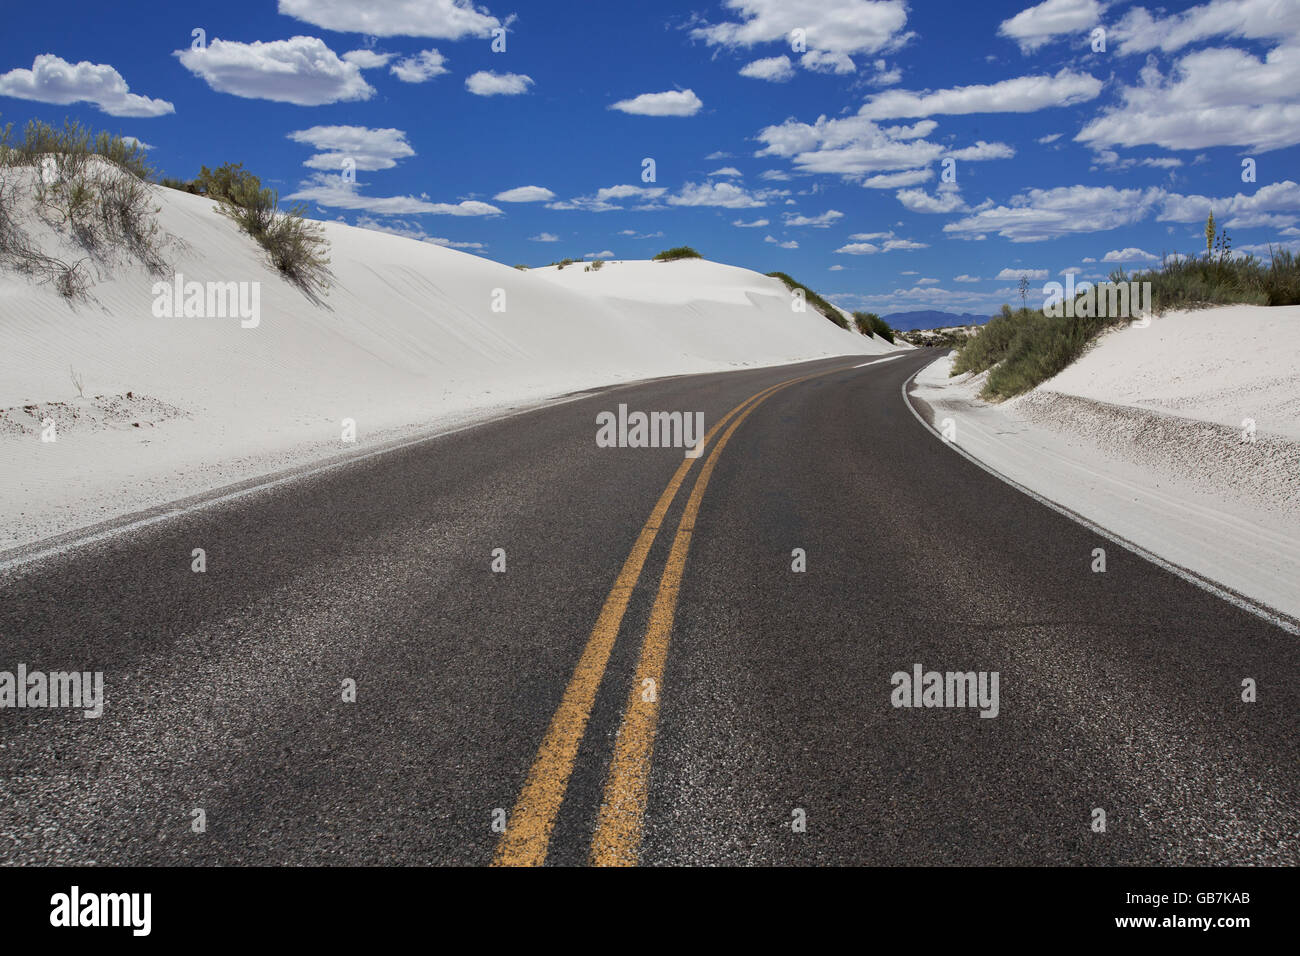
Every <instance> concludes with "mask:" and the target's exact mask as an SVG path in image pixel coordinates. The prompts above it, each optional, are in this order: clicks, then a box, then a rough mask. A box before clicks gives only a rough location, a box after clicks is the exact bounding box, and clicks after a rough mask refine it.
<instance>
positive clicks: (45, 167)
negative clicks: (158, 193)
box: [0, 120, 169, 299]
mask: <svg viewBox="0 0 1300 956" xmlns="http://www.w3.org/2000/svg"><path fill="white" fill-rule="evenodd" d="M0 167H4V168H9V169H18V168H22V167H26V168H28V169H30V170H32V172H31V173H30V174H29V175H30V182H31V190H32V195H33V197H34V198H35V200H36V213H37V215H38V216H39V217H40V218H41V219H43V220H44V221H46V222H47V223H49V224H50V225H51V226H54V227H56V228H60V229H62V228H66V229H67V231H68V233H70V235H71V237H72V239H73V240H74V241H75V242H76V244H77V245H79V246H80V247H81V248H82V249H84V250H85V251H86V252H87V253H89V255H90V256H91V257H93V258H95V259H97V260H111V259H113V258H114V257H115V254H116V253H119V252H122V251H125V252H126V253H127V254H128V255H129V256H132V257H134V258H136V259H138V260H139V261H140V262H141V263H143V264H144V265H145V266H146V268H148V269H149V270H150V271H151V272H155V273H158V272H162V271H163V270H165V268H166V262H165V260H164V258H163V254H162V250H163V248H164V246H165V245H166V243H167V242H168V241H169V237H167V236H166V234H165V233H163V231H162V230H161V229H160V227H159V226H158V224H157V221H156V218H155V217H156V216H157V213H158V211H159V210H158V208H157V207H156V206H154V204H153V196H152V193H151V189H152V186H151V185H150V184H149V183H148V182H147V181H146V177H148V176H150V175H151V174H152V169H151V168H150V167H149V165H148V163H147V162H146V160H145V158H144V150H143V149H141V147H140V145H139V144H138V143H137V142H135V141H127V140H125V139H123V138H122V137H120V136H116V135H112V134H109V133H103V132H101V133H98V134H95V133H92V131H91V130H89V129H87V128H86V127H84V126H82V125H80V124H79V123H75V122H72V121H65V122H64V124H63V127H62V128H61V129H60V128H56V127H53V126H51V125H50V124H48V123H43V122H40V121H37V120H33V121H31V122H29V123H28V124H27V125H26V126H25V127H24V129H23V134H22V138H21V139H20V140H15V139H14V137H13V129H12V127H11V126H8V127H5V128H4V130H3V131H0ZM2 191H3V193H4V198H3V202H0V206H3V207H4V210H3V212H2V213H0V262H3V263H4V264H6V265H8V266H9V267H11V268H13V269H15V270H16V271H18V272H20V273H22V274H26V275H28V276H31V277H33V278H34V279H36V280H37V281H38V282H42V283H50V284H52V285H54V287H55V288H56V289H57V290H58V291H59V293H60V294H61V295H63V296H65V297H66V298H68V299H77V298H82V297H84V296H85V294H86V292H87V290H88V289H89V288H90V285H91V282H92V279H91V275H90V269H89V267H87V265H86V263H87V261H88V260H87V259H85V258H83V259H81V260H79V261H77V262H76V263H74V264H69V263H67V262H65V261H63V260H62V259H58V258H55V257H53V256H48V255H46V254H44V253H43V252H41V251H40V250H39V249H38V248H36V246H35V245H34V244H33V243H32V242H31V241H30V239H29V237H28V235H27V232H26V229H25V225H24V223H23V222H22V221H21V217H20V215H19V212H18V209H19V206H18V193H17V191H16V186H15V185H14V184H13V183H9V184H5V185H4V186H3V187H2Z"/></svg>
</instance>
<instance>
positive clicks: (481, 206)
mask: <svg viewBox="0 0 1300 956" xmlns="http://www.w3.org/2000/svg"><path fill="white" fill-rule="evenodd" d="M360 185H361V184H360V183H349V182H346V181H344V180H343V179H342V177H340V176H336V175H333V174H330V173H316V174H314V175H313V176H312V178H311V179H309V180H307V181H306V182H303V183H301V184H300V185H299V187H298V190H297V191H296V192H294V193H293V194H292V195H290V196H288V197H286V198H287V199H290V200H296V201H301V202H314V203H317V204H318V205H321V206H324V207H326V208H337V209H358V210H364V211H366V212H370V213H375V214H377V215H382V216H394V215H412V214H431V215H437V216H499V215H501V210H500V209H498V208H497V207H496V206H493V205H492V204H491V203H485V202H478V201H476V200H464V201H462V202H459V203H443V202H437V203H436V202H429V201H428V200H425V199H419V198H416V197H415V196H365V195H362V194H361V192H360V189H359V187H360Z"/></svg>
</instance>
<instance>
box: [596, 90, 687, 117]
mask: <svg viewBox="0 0 1300 956" xmlns="http://www.w3.org/2000/svg"><path fill="white" fill-rule="evenodd" d="M703 106H704V104H703V103H701V102H700V98H699V97H698V96H696V95H695V93H694V92H692V91H691V90H668V91H667V92H665V93H642V94H641V95H640V96H635V97H633V98H632V99H630V100H619V101H618V102H617V103H615V104H613V105H612V106H610V109H612V110H619V111H620V112H623V113H633V114H635V115H637V116H694V115H695V114H696V113H698V112H699V111H700V110H701V109H702V108H703Z"/></svg>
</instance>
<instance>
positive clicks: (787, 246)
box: [763, 236, 799, 249]
mask: <svg viewBox="0 0 1300 956" xmlns="http://www.w3.org/2000/svg"><path fill="white" fill-rule="evenodd" d="M763 241H764V242H770V243H773V244H775V245H778V246H780V247H781V248H782V249H798V248H799V243H797V242H795V241H794V240H793V239H790V240H788V241H786V242H782V241H781V240H779V239H777V238H776V237H775V236H764V237H763Z"/></svg>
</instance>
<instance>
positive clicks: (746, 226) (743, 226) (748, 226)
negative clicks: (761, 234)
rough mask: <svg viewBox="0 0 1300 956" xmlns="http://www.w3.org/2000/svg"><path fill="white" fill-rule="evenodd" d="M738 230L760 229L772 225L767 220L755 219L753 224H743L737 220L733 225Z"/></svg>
mask: <svg viewBox="0 0 1300 956" xmlns="http://www.w3.org/2000/svg"><path fill="white" fill-rule="evenodd" d="M732 225H733V226H735V227H736V228H737V229H758V228H759V227H761V226H767V225H770V223H769V222H768V221H767V220H766V219H755V220H754V221H753V222H743V221H741V220H739V219H737V220H736V221H735V222H733V223H732Z"/></svg>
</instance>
